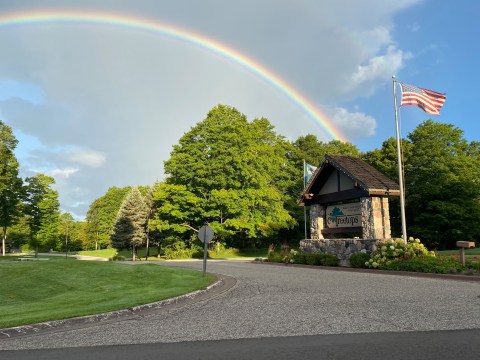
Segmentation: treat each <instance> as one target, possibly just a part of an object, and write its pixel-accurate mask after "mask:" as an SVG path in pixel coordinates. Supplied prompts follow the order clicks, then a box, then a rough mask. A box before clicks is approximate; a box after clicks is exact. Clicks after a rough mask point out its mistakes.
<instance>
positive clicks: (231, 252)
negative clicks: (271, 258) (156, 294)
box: [75, 247, 268, 260]
mask: <svg viewBox="0 0 480 360" xmlns="http://www.w3.org/2000/svg"><path fill="white" fill-rule="evenodd" d="M115 253H117V255H119V256H123V257H124V258H125V259H131V258H132V251H131V250H128V249H122V250H118V251H117V250H116V249H112V248H110V249H102V250H90V251H77V252H75V254H77V255H85V256H95V257H103V258H106V259H108V258H112V257H113V256H114V255H115ZM157 253H158V250H157V248H156V247H153V248H150V256H149V257H148V260H164V258H158V257H157ZM267 253H268V249H240V250H237V249H225V250H223V251H220V252H210V258H213V259H220V258H221V259H242V258H256V257H267ZM145 254H146V249H145V247H141V248H139V249H138V250H137V256H138V257H139V258H140V260H145Z"/></svg>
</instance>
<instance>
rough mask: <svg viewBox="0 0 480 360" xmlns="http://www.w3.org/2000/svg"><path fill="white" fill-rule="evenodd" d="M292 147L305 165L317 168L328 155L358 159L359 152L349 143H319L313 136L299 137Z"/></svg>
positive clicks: (335, 141) (333, 141) (336, 141)
mask: <svg viewBox="0 0 480 360" xmlns="http://www.w3.org/2000/svg"><path fill="white" fill-rule="evenodd" d="M293 145H294V146H295V147H296V148H297V149H298V151H299V152H300V157H301V158H303V159H304V160H305V161H306V162H307V163H309V164H311V165H314V166H317V165H319V164H320V163H321V162H322V161H323V159H324V158H325V154H329V155H350V156H357V157H360V154H361V153H360V150H359V149H358V148H357V147H356V146H355V145H353V144H351V143H349V142H343V141H340V140H331V141H329V142H323V141H319V140H318V138H317V137H316V136H315V135H311V134H308V135H305V136H300V137H299V138H298V139H297V140H295V142H294V143H293Z"/></svg>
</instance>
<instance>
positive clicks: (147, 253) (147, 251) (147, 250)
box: [145, 234, 150, 260]
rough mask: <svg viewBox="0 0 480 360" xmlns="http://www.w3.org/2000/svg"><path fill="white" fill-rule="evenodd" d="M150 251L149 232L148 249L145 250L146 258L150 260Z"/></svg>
mask: <svg viewBox="0 0 480 360" xmlns="http://www.w3.org/2000/svg"><path fill="white" fill-rule="evenodd" d="M149 252H150V239H149V238H148V234H147V249H146V251H145V260H148V255H150V254H149Z"/></svg>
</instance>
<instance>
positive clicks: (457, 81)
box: [0, 0, 480, 220]
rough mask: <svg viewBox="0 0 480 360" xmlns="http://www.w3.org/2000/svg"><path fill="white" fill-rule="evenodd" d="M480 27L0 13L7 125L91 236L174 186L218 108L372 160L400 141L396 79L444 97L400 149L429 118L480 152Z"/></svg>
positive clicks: (165, 8) (428, 7)
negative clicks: (114, 199)
mask: <svg viewBox="0 0 480 360" xmlns="http://www.w3.org/2000/svg"><path fill="white" fill-rule="evenodd" d="M39 14H42V18H40V15H39ZM479 15H480V2H477V1H469V0H457V1H449V0H396V1H385V0H362V1H358V0H321V1H319V0H289V1H287V0H243V1H230V0H203V1H200V0H198V1H195V0H176V1H166V0H95V1H91V0H82V1H73V0H72V1H68V0H64V1H53V0H42V1H38V0H16V1H1V2H0V51H1V56H0V119H1V120H2V121H4V122H5V123H6V124H7V125H9V126H10V127H12V129H13V130H14V134H15V136H16V138H17V140H18V141H19V144H18V146H17V149H16V156H17V159H18V160H19V162H20V170H21V176H22V177H28V176H32V175H34V174H35V173H38V172H41V173H44V174H47V175H50V176H52V177H54V178H55V181H56V185H55V188H56V189H57V190H58V191H59V196H60V204H61V210H62V211H66V212H70V213H71V214H72V215H74V217H75V218H77V219H79V220H81V219H83V218H84V216H85V214H86V212H87V210H88V207H89V205H90V204H91V203H92V201H93V200H95V199H96V198H98V197H100V196H102V195H103V194H105V192H106V191H107V190H108V188H109V187H111V186H118V187H123V186H133V185H152V184H153V183H154V182H155V181H161V180H162V179H164V173H163V162H164V161H165V160H167V159H168V158H169V156H170V152H171V151H172V146H173V145H174V144H176V143H178V140H179V139H180V137H181V136H182V135H183V134H184V133H186V132H188V131H189V130H190V129H191V128H192V127H193V126H194V125H195V124H196V123H198V122H200V121H202V120H204V119H205V117H206V115H207V113H208V111H209V110H210V109H212V108H213V107H215V106H216V105H218V104H225V105H229V106H233V107H235V108H236V109H238V110H239V111H240V112H242V113H243V114H245V115H246V116H247V118H248V119H249V120H253V119H254V118H259V117H265V118H267V119H268V120H269V121H270V122H271V123H272V124H273V125H274V126H275V131H276V132H277V133H278V134H281V135H283V136H284V137H285V138H287V139H289V140H292V141H294V140H295V139H297V138H298V137H299V136H304V135H307V134H313V135H316V136H317V137H318V139H319V140H322V141H330V140H332V139H336V138H338V139H342V140H345V141H349V142H351V143H353V144H355V145H356V146H358V148H359V149H360V150H362V151H369V150H373V149H375V148H379V147H381V145H382V142H383V141H385V140H386V139H387V138H389V137H393V136H395V116H394V102H393V99H394V97H393V81H392V76H393V75H395V76H396V79H397V80H398V81H400V82H403V83H407V84H412V85H415V86H419V87H423V88H427V89H431V90H435V91H438V92H442V93H446V94H447V100H446V102H445V105H444V107H443V108H442V110H441V116H431V115H428V114H426V113H424V112H423V111H422V110H421V109H420V108H418V107H413V106H409V107H399V120H400V128H401V136H402V137H406V136H407V135H408V133H410V132H411V131H413V130H414V129H415V128H416V127H417V126H418V125H419V124H421V123H422V122H423V121H425V120H427V119H429V118H433V119H434V120H435V121H438V122H443V123H449V124H453V125H455V126H457V127H459V128H460V129H462V130H463V131H464V135H465V138H466V139H467V140H468V141H473V140H475V141H479V140H480V125H479V119H480V108H479V106H478V104H479V103H480V92H479V91H478V90H477V89H476V85H477V84H478V82H479V80H480V76H479V74H480V72H479V70H478V69H477V68H478V64H480V46H479V45H478V44H477V43H478V42H477V40H476V38H475V36H477V35H476V34H478V33H480V23H478V16H479ZM73 18H75V19H76V21H73V20H72V19H73ZM93 18H95V19H97V21H93V20H92V19H93ZM22 19H23V20H22ZM27 19H30V20H27ZM41 19H43V20H41ZM48 19H49V20H48ZM69 19H70V20H69ZM102 19H103V20H102ZM106 19H110V20H111V19H117V20H116V21H113V23H112V22H110V23H107V20H106ZM119 19H121V20H122V21H119ZM127 23H129V24H130V26H127ZM399 96H400V90H399V89H398V88H397V99H399ZM320 161H321V159H319V162H320ZM212 171H215V170H214V169H212Z"/></svg>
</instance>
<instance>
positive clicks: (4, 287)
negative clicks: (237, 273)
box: [0, 258, 215, 328]
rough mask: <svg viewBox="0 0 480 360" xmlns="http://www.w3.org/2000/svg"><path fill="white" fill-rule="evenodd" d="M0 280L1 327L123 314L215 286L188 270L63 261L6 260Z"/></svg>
mask: <svg viewBox="0 0 480 360" xmlns="http://www.w3.org/2000/svg"><path fill="white" fill-rule="evenodd" d="M2 260H3V259H2ZM0 278H1V279H2V281H1V282H0V314H1V315H0V328H6V327H13V326H19V325H25V324H32V323H37V322H43V321H48V320H58V319H65V318H69V317H75V316H82V315H88V314H96V313H102V312H107V311H112V310H120V309H125V308H129V307H132V306H135V305H141V304H147V303H151V302H155V301H159V300H163V299H167V298H171V297H175V296H178V295H181V294H185V293H188V292H191V291H195V290H199V289H204V288H206V287H207V286H208V285H209V284H211V283H213V282H214V281H215V278H214V277H213V276H210V275H208V274H207V276H205V277H204V276H203V275H202V273H201V272H198V271H193V270H188V269H180V268H169V267H165V266H158V265H154V264H142V265H128V264H121V263H116V262H95V261H77V260H72V259H68V260H66V259H65V258H51V259H50V260H44V261H14V260H11V261H8V260H6V259H5V261H0Z"/></svg>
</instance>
